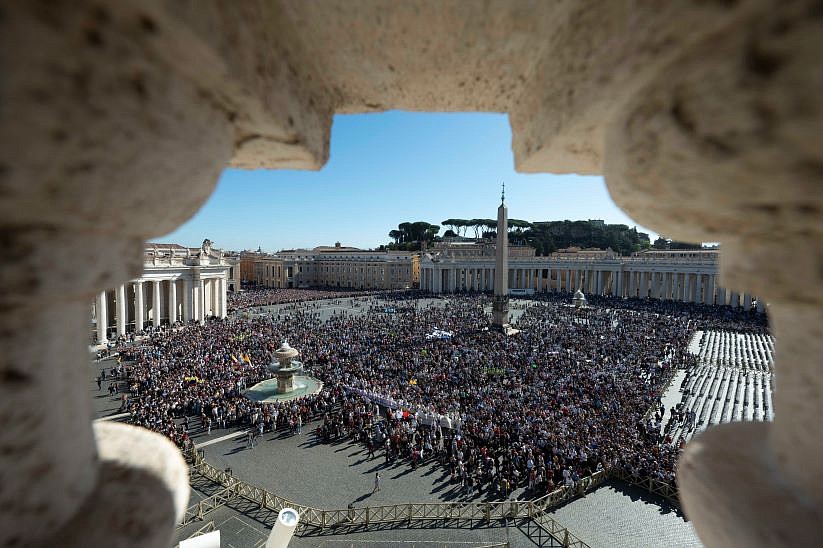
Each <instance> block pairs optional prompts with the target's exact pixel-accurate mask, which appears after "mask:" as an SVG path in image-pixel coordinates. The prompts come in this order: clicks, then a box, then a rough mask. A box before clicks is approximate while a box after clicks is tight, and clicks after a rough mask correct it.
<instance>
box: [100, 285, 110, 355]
mask: <svg viewBox="0 0 823 548" xmlns="http://www.w3.org/2000/svg"><path fill="white" fill-rule="evenodd" d="M108 327H109V315H108V302H107V298H106V292H105V291H101V292H100V294H98V295H97V342H98V344H106V343H107V342H108V341H109V338H108V335H107V333H106V332H107V330H108Z"/></svg>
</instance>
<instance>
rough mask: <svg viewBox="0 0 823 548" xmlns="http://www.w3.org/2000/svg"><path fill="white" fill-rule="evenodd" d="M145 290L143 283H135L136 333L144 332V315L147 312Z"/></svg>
mask: <svg viewBox="0 0 823 548" xmlns="http://www.w3.org/2000/svg"><path fill="white" fill-rule="evenodd" d="M144 291H145V290H144V288H143V282H135V283H134V330H135V331H142V330H143V322H144V321H145V318H144V317H143V313H144V312H145V310H146V305H145V300H146V297H145V293H144Z"/></svg>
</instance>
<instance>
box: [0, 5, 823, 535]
mask: <svg viewBox="0 0 823 548" xmlns="http://www.w3.org/2000/svg"><path fill="white" fill-rule="evenodd" d="M822 49H823V17H821V15H820V9H819V3H818V2H816V1H813V0H798V1H797V2H791V3H787V2H778V1H777V0H745V1H738V2H689V1H686V0H678V1H672V2H648V3H638V2H629V1H622V0H617V1H609V2H604V1H602V0H582V1H580V2H567V3H555V2H536V3H535V2H530V1H528V0H513V1H509V2H491V3H487V2H483V3H481V2H460V1H457V0H451V1H445V2H418V1H410V2H402V3H394V2H387V1H380V0H375V1H374V2H358V3H351V2H348V1H344V0H330V1H328V2H324V3H322V4H317V3H313V2H292V1H288V0H268V1H266V0H247V1H242V2H229V3H227V2H219V1H217V0H203V1H199V2H168V1H163V0H160V1H156V2H144V1H136V0H123V1H119V2H106V3H101V2H96V1H92V0H78V1H72V2H69V1H66V0H57V1H54V2H48V3H46V2H35V1H33V2H7V3H4V4H3V6H2V8H0V72H2V74H3V78H2V82H0V104H2V105H3V106H4V108H3V109H2V112H0V140H2V143H3V147H0V193H2V196H3V199H2V200H0V219H2V224H3V227H2V232H1V233H2V235H3V241H4V243H5V246H6V250H7V251H6V256H5V260H4V261H3V262H2V264H0V281H2V282H3V283H2V284H0V288H2V289H0V306H2V308H3V310H4V314H3V315H2V316H0V333H2V340H3V349H4V352H3V354H2V355H0V420H2V423H3V425H4V428H3V431H2V433H0V448H1V449H2V450H0V470H3V474H4V475H3V481H2V482H0V544H2V545H5V546H24V545H25V546H29V545H61V546H93V545H103V544H105V545H107V546H114V547H121V546H122V547H127V546H128V547H131V546H141V547H153V546H168V545H169V544H170V539H171V534H172V528H173V523H174V520H175V511H174V509H175V508H177V507H178V504H177V501H178V497H179V495H180V491H179V489H180V482H177V481H167V480H168V478H169V477H171V476H175V475H176V476H177V477H182V476H184V475H185V467H184V466H182V464H180V463H176V461H175V458H174V457H173V455H174V453H173V452H171V450H172V449H173V447H171V445H170V443H169V442H168V441H166V440H163V439H156V438H146V437H144V436H142V435H141V433H140V432H138V431H135V430H132V429H128V430H122V431H121V432H119V434H122V435H118V436H112V438H111V444H112V445H113V446H115V447H116V448H117V450H112V446H110V445H109V443H108V442H107V441H106V439H105V436H104V437H99V436H98V437H96V436H95V431H94V430H93V429H92V426H91V421H90V416H91V413H90V403H89V401H88V394H87V390H86V384H87V379H86V378H85V370H86V363H87V360H88V355H87V350H86V348H85V342H86V340H85V337H84V336H83V329H84V326H85V325H86V323H87V322H86V318H87V314H88V303H89V302H90V301H91V300H92V299H93V298H94V297H95V295H98V294H99V293H100V292H101V291H103V290H105V289H106V288H112V287H118V286H120V284H123V283H125V282H127V281H128V280H130V279H133V278H135V277H136V276H138V275H139V274H140V271H141V268H142V257H141V253H142V251H143V249H142V246H143V242H144V241H146V240H147V239H149V238H151V237H156V236H158V235H162V234H167V233H169V232H171V231H172V230H174V229H175V228H177V227H178V226H179V225H180V224H181V223H183V222H184V221H185V220H187V219H189V218H190V217H191V216H192V215H193V214H194V213H195V212H196V211H197V210H198V209H199V208H200V207H201V206H202V205H203V203H204V202H205V201H206V199H207V198H208V197H209V196H210V195H211V193H212V192H213V190H214V188H215V185H216V183H217V179H218V176H219V174H220V172H221V170H222V169H224V168H225V167H226V166H234V167H241V168H261V167H265V168H288V169H295V168H299V169H319V168H320V167H322V166H323V164H324V163H325V162H326V160H327V158H328V153H329V136H330V129H331V122H332V116H333V114H334V113H357V112H376V111H383V110H388V109H403V110H411V111H487V112H507V113H509V120H510V122H511V125H512V134H513V140H512V148H513V151H514V157H515V165H516V168H517V169H518V170H520V171H523V172H552V173H564V172H575V173H583V174H604V175H605V178H606V183H607V185H608V188H609V192H610V193H611V195H612V197H613V198H614V200H615V202H616V203H617V204H618V205H619V206H620V207H621V208H623V209H624V210H625V211H626V212H627V213H628V214H629V215H631V216H632V217H633V218H634V219H635V220H636V221H637V222H638V223H640V224H642V225H643V226H647V227H649V228H651V229H653V230H655V231H657V232H660V233H664V234H666V235H667V236H670V237H672V238H675V239H677V240H680V241H719V242H721V244H722V248H721V253H720V270H719V273H718V275H717V279H716V286H719V287H723V288H728V289H729V291H734V292H735V293H736V294H737V295H740V294H749V295H757V296H758V297H762V300H764V301H767V302H768V303H769V316H770V320H771V323H772V325H773V328H774V335H775V337H776V356H775V377H776V379H775V380H776V383H775V392H774V418H775V420H774V422H772V423H743V424H728V425H720V426H716V427H713V428H710V429H708V430H706V431H705V432H704V433H702V434H701V435H699V436H697V437H695V439H693V440H692V441H691V442H690V443H689V445H688V446H687V449H686V451H685V453H684V455H683V457H682V458H681V464H680V467H679V471H678V478H679V483H680V496H681V499H682V501H683V504H684V509H685V511H686V513H687V514H688V516H689V518H690V519H692V521H693V523H694V526H695V529H696V531H697V532H698V534H699V535H700V537H701V539H702V540H703V542H704V543H705V544H706V545H707V546H724V547H734V546H741V547H742V546H746V547H757V546H803V545H814V544H815V543H817V542H818V540H819V538H820V537H821V535H822V534H823V519H821V518H823V461H821V459H820V454H821V452H823V441H822V440H823V435H821V434H823V426H821V422H820V419H819V416H820V414H821V411H823V377H821V375H820V374H819V363H820V355H821V354H823V291H821V289H823V269H821V268H820V265H821V263H823V247H821V246H820V245H819V242H820V240H821V236H823V234H821V233H823V224H821V222H820V217H821V215H820V213H821V211H823V190H822V189H823V186H821V185H820V178H821V166H823V148H821V147H820V146H819V137H820V135H821V134H823V95H821V93H820V89H821V85H823V84H821V76H820V75H821V73H823V72H822V71H821V56H820V51H821V50H822ZM363 161H364V162H368V161H369V158H363ZM550 191H551V190H550V189H549V188H548V187H547V189H546V192H550ZM307 199H308V198H307ZM77 264H82V265H83V268H76V265H77ZM640 282H641V285H643V287H646V288H648V286H647V285H645V284H646V280H640ZM624 286H625V283H624ZM677 287H682V285H678V286H677ZM703 287H706V286H705V285H703ZM715 295H717V293H715ZM760 300H761V299H758V302H759V301H760ZM44 402H48V404H44ZM118 426H120V425H118ZM126 450H128V451H126ZM165 457H168V458H165ZM157 458H160V459H161V460H163V462H158V461H157ZM164 459H165V460H164ZM150 462H154V463H155V464H158V465H162V466H161V467H158V466H149V465H148V464H149V463H150ZM162 467H166V470H165V471H164V470H162V469H161V468H162ZM124 493H129V495H128V496H124V495H123V494H124Z"/></svg>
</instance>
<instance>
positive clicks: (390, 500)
mask: <svg viewBox="0 0 823 548" xmlns="http://www.w3.org/2000/svg"><path fill="white" fill-rule="evenodd" d="M312 424H316V423H312ZM308 430H309V429H308V428H307V429H304V431H303V434H302V435H296V436H283V435H282V434H280V435H277V436H275V435H271V434H270V435H267V436H264V441H263V442H262V443H261V444H260V445H258V446H257V447H255V448H253V449H246V443H245V440H231V441H226V442H220V443H217V444H214V445H211V446H209V447H206V448H205V454H206V460H207V461H208V462H210V463H211V464H212V465H214V466H217V467H219V468H227V467H228V468H231V469H232V473H233V474H234V475H235V476H236V477H238V478H242V479H244V480H246V481H249V482H250V483H254V484H256V485H259V486H260V487H264V488H266V489H267V490H269V491H271V492H273V493H277V494H278V495H280V496H283V497H285V498H287V499H289V500H293V501H295V502H299V503H302V504H307V505H310V506H315V507H319V508H345V507H346V506H347V505H348V504H349V503H353V504H355V505H356V506H367V505H372V506H374V505H381V504H394V503H403V502H412V501H414V502H427V501H428V502H438V501H441V502H442V501H453V500H466V497H465V496H463V495H461V494H460V492H459V485H451V484H450V483H449V481H448V479H449V478H448V474H447V473H444V471H443V469H442V468H441V467H440V466H439V465H437V464H434V463H430V464H428V465H425V466H420V467H419V468H418V469H417V470H412V469H411V467H410V466H409V465H408V464H406V463H400V464H397V465H391V466H388V467H386V465H385V462H384V459H383V458H382V456H380V457H378V458H375V459H372V460H369V459H367V451H365V449H363V448H362V447H361V446H359V445H356V444H349V443H348V442H343V443H338V444H331V445H326V444H317V443H316V442H315V441H314V436H313V434H310V433H307V432H308ZM213 435H214V434H213ZM377 471H379V472H380V474H381V476H382V478H383V480H382V488H381V490H380V491H379V492H377V493H374V494H371V491H372V487H373V477H374V473H375V472H377ZM518 494H519V492H518ZM480 500H483V499H480ZM552 517H554V518H555V519H557V521H558V522H559V523H560V524H562V525H563V526H565V527H568V529H569V530H570V531H571V532H572V533H574V534H575V535H577V536H578V537H579V538H581V539H582V540H584V541H585V542H587V543H589V544H590V545H591V546H592V547H599V546H602V547H622V546H626V547H645V546H648V547H655V548H659V547H664V546H672V547H675V546H676V547H690V546H695V547H697V546H700V542H699V541H698V540H697V537H696V535H695V533H694V530H693V528H692V526H691V524H689V523H688V522H686V521H685V519H684V518H683V516H682V515H680V514H679V513H678V512H677V511H676V510H674V509H672V508H671V507H670V506H668V505H667V504H666V503H665V502H664V501H662V500H658V499H656V498H655V497H652V496H651V495H649V494H648V493H646V492H645V491H642V490H640V489H637V488H633V487H629V486H625V485H623V484H621V483H611V484H607V485H606V486H604V487H601V488H600V489H598V490H596V491H595V492H593V493H590V494H589V495H587V496H586V497H583V498H580V499H577V500H575V501H572V502H571V503H568V504H566V505H565V506H563V507H561V508H559V509H558V510H557V511H555V512H554V513H553V514H552ZM511 529H516V528H510V533H511ZM469 530H471V529H469ZM483 530H486V529H483ZM500 530H502V529H498V530H497V531H498V533H499V532H500ZM415 531H416V533H415V535H416V534H417V533H420V530H415ZM466 531H467V530H466V529H442V530H441V529H437V530H435V532H434V533H432V532H431V531H426V532H425V533H420V534H421V535H422V536H410V535H408V534H406V533H410V531H406V533H404V532H403V530H395V529H386V530H381V531H368V532H363V533H356V534H351V535H345V538H347V539H349V538H351V539H352V540H356V539H380V540H385V541H387V542H388V541H390V540H414V539H417V540H433V541H447V540H454V541H457V540H469V539H466V538H465V535H466V534H467V533H466ZM472 531H473V530H472ZM489 531H492V532H493V531H495V529H491V530H489ZM452 532H453V534H452ZM447 533H448V536H445V535H447ZM478 534H479V533H478ZM517 535H519V536H518V537H517V538H520V539H521V540H522V541H523V542H525V544H524V545H533V544H531V542H530V541H528V539H527V538H526V537H525V536H524V535H523V534H522V533H521V532H519V531H518V532H517ZM317 538H318V537H310V538H308V537H307V538H305V539H303V540H305V541H306V542H308V543H307V544H294V546H316V545H317V544H312V543H311V542H309V541H310V540H311V539H314V540H317ZM334 538H335V539H338V537H337V536H335V537H334ZM473 539H476V540H477V541H478V542H481V543H482V542H492V541H494V542H499V541H500V537H499V536H494V535H493V534H491V533H490V536H487V537H473ZM495 539H496V540H495ZM513 545H514V544H513Z"/></svg>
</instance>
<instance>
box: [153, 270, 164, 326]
mask: <svg viewBox="0 0 823 548" xmlns="http://www.w3.org/2000/svg"><path fill="white" fill-rule="evenodd" d="M161 315H162V314H161V313H160V282H159V281H157V280H155V281H153V282H152V284H151V320H152V324H153V325H154V327H160V317H161Z"/></svg>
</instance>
